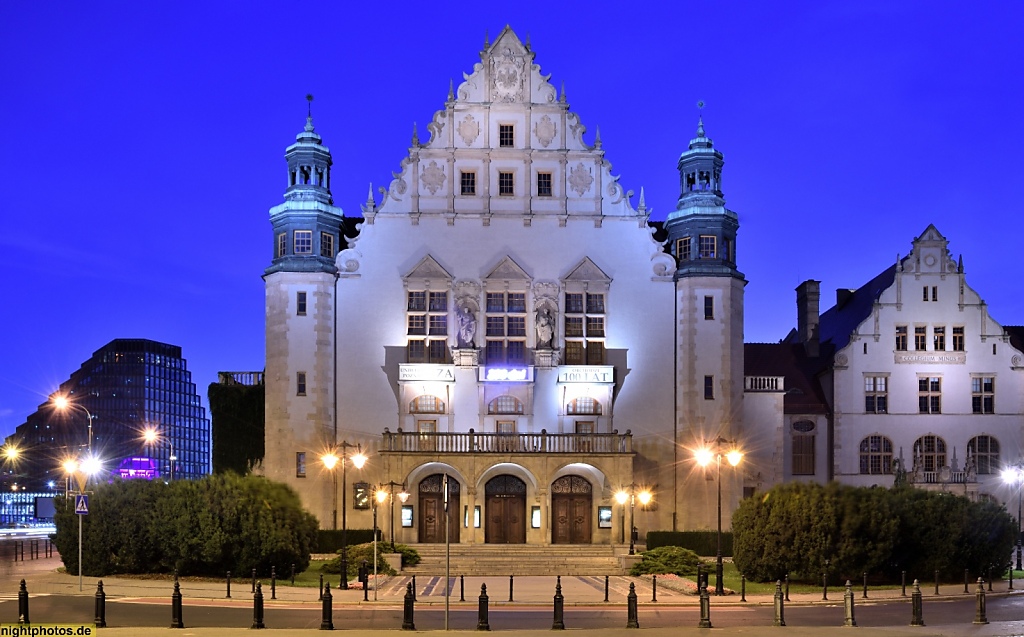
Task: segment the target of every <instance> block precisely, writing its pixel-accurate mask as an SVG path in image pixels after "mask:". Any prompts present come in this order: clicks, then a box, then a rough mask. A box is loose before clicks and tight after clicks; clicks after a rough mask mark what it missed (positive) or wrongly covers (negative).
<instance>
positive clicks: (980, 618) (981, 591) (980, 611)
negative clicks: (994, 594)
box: [973, 577, 988, 624]
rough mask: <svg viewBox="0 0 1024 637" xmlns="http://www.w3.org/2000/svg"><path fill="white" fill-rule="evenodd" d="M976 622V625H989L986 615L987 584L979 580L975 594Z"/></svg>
mask: <svg viewBox="0 0 1024 637" xmlns="http://www.w3.org/2000/svg"><path fill="white" fill-rule="evenodd" d="M974 598H975V602H974V606H975V608H974V622H973V623H975V624H987V623H988V617H987V616H986V615H985V584H984V583H983V582H982V579H981V578H980V577H979V578H978V590H977V591H976V592H975V593H974Z"/></svg>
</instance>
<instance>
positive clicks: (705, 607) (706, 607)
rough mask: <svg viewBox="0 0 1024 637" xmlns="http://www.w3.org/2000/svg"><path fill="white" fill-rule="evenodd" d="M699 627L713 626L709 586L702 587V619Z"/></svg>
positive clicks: (698, 623) (698, 624)
mask: <svg viewBox="0 0 1024 637" xmlns="http://www.w3.org/2000/svg"><path fill="white" fill-rule="evenodd" d="M697 628H712V626H711V596H710V595H708V587H707V586H704V587H702V588H701V589H700V621H699V622H697Z"/></svg>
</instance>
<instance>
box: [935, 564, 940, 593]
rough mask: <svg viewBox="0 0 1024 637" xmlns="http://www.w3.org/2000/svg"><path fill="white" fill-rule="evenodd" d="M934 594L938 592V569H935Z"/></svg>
mask: <svg viewBox="0 0 1024 637" xmlns="http://www.w3.org/2000/svg"><path fill="white" fill-rule="evenodd" d="M935 594H936V595H938V594H939V569H935Z"/></svg>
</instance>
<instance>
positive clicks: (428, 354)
mask: <svg viewBox="0 0 1024 637" xmlns="http://www.w3.org/2000/svg"><path fill="white" fill-rule="evenodd" d="M406 334H407V339H408V340H407V343H406V360H407V362H409V363H446V362H448V292H429V291H426V290H415V291H413V290H410V291H409V294H408V305H407V307H406Z"/></svg>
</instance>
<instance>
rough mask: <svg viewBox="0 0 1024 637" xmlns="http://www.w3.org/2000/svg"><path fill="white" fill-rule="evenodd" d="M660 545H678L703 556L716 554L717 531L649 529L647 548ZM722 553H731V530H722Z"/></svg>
mask: <svg viewBox="0 0 1024 637" xmlns="http://www.w3.org/2000/svg"><path fill="white" fill-rule="evenodd" d="M662 546H680V547H682V548H684V549H690V550H691V551H693V552H694V553H696V554H697V555H703V556H704V557H708V556H715V555H718V532H717V531H650V532H648V533H647V550H651V549H656V548H659V547H662ZM722 555H723V556H725V557H729V556H731V555H732V532H731V531H722Z"/></svg>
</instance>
